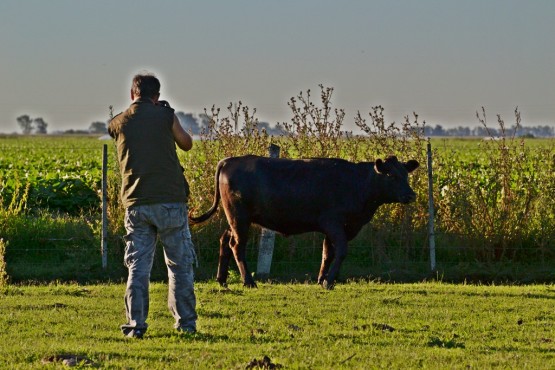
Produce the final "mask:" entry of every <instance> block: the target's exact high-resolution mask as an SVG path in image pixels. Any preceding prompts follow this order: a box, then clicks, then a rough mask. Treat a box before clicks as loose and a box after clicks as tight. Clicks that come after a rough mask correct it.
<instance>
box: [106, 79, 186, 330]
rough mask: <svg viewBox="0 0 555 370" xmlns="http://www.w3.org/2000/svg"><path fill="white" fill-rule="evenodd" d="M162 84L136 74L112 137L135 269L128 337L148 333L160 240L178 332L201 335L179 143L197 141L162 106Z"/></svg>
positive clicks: (128, 295) (129, 258)
mask: <svg viewBox="0 0 555 370" xmlns="http://www.w3.org/2000/svg"><path fill="white" fill-rule="evenodd" d="M159 97H160V81H159V80H158V79H157V78H156V77H155V76H154V75H151V74H138V75H136V76H135V77H134V78H133V82H132V86H131V100H132V101H133V102H132V103H131V106H130V107H129V108H128V109H127V110H126V111H124V112H122V113H120V114H118V115H117V116H115V117H114V118H113V119H112V120H111V121H110V124H109V128H108V132H109V133H110V136H111V137H112V138H114V139H115V142H116V146H117V155H118V159H119V165H120V170H121V176H122V186H121V199H122V203H123V205H124V207H125V229H126V231H127V235H125V237H124V239H125V243H126V247H125V260H124V263H125V265H126V266H127V268H128V270H129V275H128V279H127V289H126V292H125V312H126V316H127V323H126V324H124V325H122V326H121V330H122V332H123V334H124V335H125V336H127V337H134V338H142V336H143V335H144V333H145V332H146V330H147V327H148V325H147V323H146V320H147V316H148V308H149V282H150V272H151V269H152V262H153V259H154V251H155V247H156V237H157V236H158V237H159V238H160V241H161V242H162V244H163V246H164V258H165V261H166V265H167V268H168V281H169V293H168V307H169V309H170V311H171V313H172V315H173V317H174V318H175V325H174V327H175V328H176V329H177V330H178V331H183V332H190V333H194V332H195V331H196V320H197V314H196V308H195V307H196V298H195V293H194V282H193V280H194V275H193V263H194V262H195V260H196V256H195V252H194V246H193V243H192V242H191V233H190V231H189V224H188V220H187V197H188V195H189V194H188V193H189V189H188V185H187V181H186V180H185V177H184V174H183V168H182V167H181V165H180V163H179V159H178V158H177V153H176V148H175V145H176V144H177V146H178V147H179V148H181V149H182V150H184V151H188V150H190V149H191V148H192V146H193V140H192V138H191V136H190V135H189V134H187V132H185V130H183V128H182V127H181V125H180V123H179V120H178V119H177V117H176V115H175V114H174V110H173V109H172V108H171V107H170V106H169V104H168V103H167V102H165V101H159V100H158V99H159Z"/></svg>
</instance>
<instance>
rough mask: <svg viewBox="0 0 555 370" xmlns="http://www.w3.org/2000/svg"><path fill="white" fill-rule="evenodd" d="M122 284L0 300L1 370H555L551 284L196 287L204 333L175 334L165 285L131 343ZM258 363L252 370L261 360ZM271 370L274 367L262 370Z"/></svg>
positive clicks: (6, 294)
mask: <svg viewBox="0 0 555 370" xmlns="http://www.w3.org/2000/svg"><path fill="white" fill-rule="evenodd" d="M124 290H125V286H124V285H123V284H103V285H76V284H70V285H60V284H50V285H43V286H15V287H13V286H12V287H9V288H7V289H4V290H3V291H0V312H2V315H0V328H2V329H1V330H0V343H2V345H1V346H0V367H1V368H10V369H33V368H37V369H38V368H41V369H44V368H46V369H48V368H60V367H61V366H62V365H61V363H62V362H63V360H64V359H65V360H66V361H67V360H69V361H71V358H75V359H77V362H78V364H80V365H81V366H82V367H84V368H89V367H98V368H103V369H249V368H256V367H254V366H253V365H256V364H258V365H261V366H260V368H263V367H262V366H263V364H264V362H263V359H264V357H265V356H267V358H268V359H267V360H266V361H267V364H270V363H271V364H273V365H275V366H276V367H275V368H283V369H374V368H376V369H377V368H381V369H412V368H425V369H469V368H472V369H489V368H502V369H506V368H511V369H552V368H554V367H555V329H554V328H555V313H554V311H553V300H554V299H555V288H554V287H553V286H552V285H534V286H493V285H489V286H479V285H464V284H460V285H451V284H444V283H440V282H428V283H416V284H385V283H380V282H377V281H350V282H347V283H345V284H341V285H338V286H337V288H336V289H335V290H332V291H326V290H324V289H322V288H321V287H319V286H318V285H316V284H314V283H296V284H268V283H264V284H260V286H259V288H257V289H246V288H242V287H241V286H240V285H239V284H238V283H237V281H235V283H232V284H231V285H230V289H226V290H224V289H221V288H220V287H219V286H218V285H217V284H215V283H213V282H201V283H197V284H196V294H197V302H198V313H199V319H198V333H197V334H194V335H183V334H178V333H176V332H174V331H173V329H172V318H171V315H170V314H169V312H168V309H167V306H166V291H167V287H166V286H165V284H160V283H155V284H153V285H152V286H151V310H150V316H149V317H150V319H149V330H148V331H147V333H146V335H145V337H144V338H143V339H142V340H133V339H127V338H124V337H123V335H122V334H121V333H120V331H119V324H121V323H123V321H124V320H125V315H124V312H123V299H122V297H123V293H124ZM253 360H256V361H253ZM266 368H272V367H266Z"/></svg>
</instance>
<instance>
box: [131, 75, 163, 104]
mask: <svg viewBox="0 0 555 370" xmlns="http://www.w3.org/2000/svg"><path fill="white" fill-rule="evenodd" d="M131 91H133V94H134V95H135V96H136V97H141V98H154V97H156V95H158V94H160V81H159V80H158V79H157V78H156V76H154V75H153V74H150V73H142V74H141V73H140V74H137V75H135V77H133V83H132V85H131Z"/></svg>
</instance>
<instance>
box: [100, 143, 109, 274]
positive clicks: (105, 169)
mask: <svg viewBox="0 0 555 370" xmlns="http://www.w3.org/2000/svg"><path fill="white" fill-rule="evenodd" d="M107 180H108V145H106V144H104V147H103V148H102V241H101V245H100V250H101V253H102V268H103V269H106V267H108V202H107V199H108V196H107V195H108V181H107Z"/></svg>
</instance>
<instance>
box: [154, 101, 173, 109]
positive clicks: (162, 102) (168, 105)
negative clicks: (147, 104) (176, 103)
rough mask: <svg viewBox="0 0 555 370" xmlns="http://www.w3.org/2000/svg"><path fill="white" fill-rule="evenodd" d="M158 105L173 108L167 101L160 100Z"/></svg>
mask: <svg viewBox="0 0 555 370" xmlns="http://www.w3.org/2000/svg"><path fill="white" fill-rule="evenodd" d="M156 105H159V106H161V107H167V108H171V106H170V103H168V102H167V101H166V100H158V101H157V102H156Z"/></svg>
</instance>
